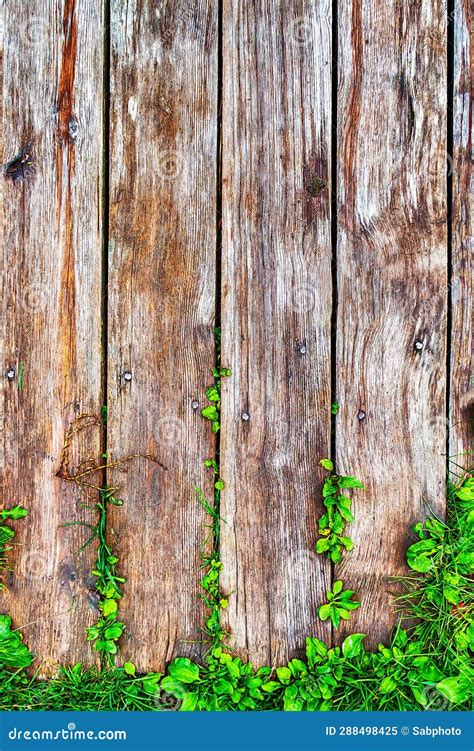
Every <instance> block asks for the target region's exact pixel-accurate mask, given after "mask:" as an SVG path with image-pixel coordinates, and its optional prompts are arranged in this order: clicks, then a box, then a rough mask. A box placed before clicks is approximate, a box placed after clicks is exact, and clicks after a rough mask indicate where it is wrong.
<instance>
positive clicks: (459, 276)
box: [449, 0, 474, 471]
mask: <svg viewBox="0 0 474 751" xmlns="http://www.w3.org/2000/svg"><path fill="white" fill-rule="evenodd" d="M450 23H453V24H454V66H453V67H454V70H453V73H454V84H453V155H452V157H453V158H452V165H451V168H452V173H453V174H452V180H453V183H452V184H453V199H452V284H451V296H452V297H451V300H452V327H451V358H450V359H451V389H450V401H451V404H450V444H449V453H450V455H451V458H452V460H453V462H455V463H456V464H459V465H460V466H461V467H466V468H467V467H472V466H473V465H474V458H473V455H472V453H471V452H472V451H473V448H474V375H473V369H472V344H473V334H474V329H473V320H472V318H473V312H472V298H473V288H474V283H473V282H474V280H473V270H472V259H473V248H474V246H473V235H472V231H473V211H474V203H473V198H472V196H473V184H472V180H473V178H472V170H471V155H472V134H473V127H474V124H473V118H472V94H473V82H472V54H473V51H472V34H473V29H474V15H473V6H472V3H469V2H468V0H456V2H455V8H454V15H453V17H452V18H450ZM466 452H469V453H466ZM452 469H454V470H455V471H457V469H456V467H455V466H454V465H452Z"/></svg>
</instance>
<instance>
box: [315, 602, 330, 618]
mask: <svg viewBox="0 0 474 751" xmlns="http://www.w3.org/2000/svg"><path fill="white" fill-rule="evenodd" d="M331 610H332V608H331V605H321V606H320V607H319V608H318V615H319V617H320V618H321V620H322V621H326V620H327V619H328V618H329V616H330V615H331Z"/></svg>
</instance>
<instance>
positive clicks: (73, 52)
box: [0, 0, 103, 674]
mask: <svg viewBox="0 0 474 751" xmlns="http://www.w3.org/2000/svg"><path fill="white" fill-rule="evenodd" d="M4 23H5V39H4V42H5V55H4V68H3V136H4V150H3V162H4V163H5V162H9V161H11V160H12V159H13V158H14V157H15V156H17V154H18V153H19V152H20V150H21V149H28V150H29V151H30V153H31V154H32V155H33V159H34V163H35V171H34V173H33V174H31V175H29V176H28V177H26V178H25V179H24V180H22V181H18V182H16V183H14V182H13V181H12V180H8V181H7V180H6V179H5V178H4V176H3V175H2V178H1V187H2V193H3V205H4V213H3V237H2V244H1V253H2V262H1V266H2V270H3V271H2V283H1V284H2V289H1V293H0V297H1V300H2V316H1V329H0V331H1V362H2V374H1V378H0V384H1V405H2V408H1V413H0V424H1V430H2V440H1V444H0V445H1V453H2V456H1V467H2V476H1V481H2V482H1V490H0V499H1V501H2V502H3V503H4V504H5V505H6V506H9V505H12V504H15V503H21V504H23V505H25V506H26V507H27V508H28V509H29V512H30V515H29V517H28V519H27V520H23V521H21V522H18V523H17V525H16V527H17V533H18V537H17V541H18V543H19V544H18V547H17V548H16V549H15V551H14V554H13V557H12V558H13V559H12V564H13V567H14V573H13V574H11V575H10V577H9V581H8V585H9V590H8V591H7V592H6V593H4V594H2V596H1V598H0V612H6V611H9V612H10V613H11V614H12V616H13V621H14V624H15V626H17V627H21V628H22V631H23V633H24V635H25V640H26V642H27V644H28V646H29V647H30V648H31V649H32V650H33V651H34V652H36V653H38V655H39V662H40V664H42V665H43V666H42V668H41V671H42V672H43V673H45V674H46V673H49V672H52V671H54V669H55V668H54V665H55V664H56V663H57V662H63V663H69V664H71V663H74V662H76V661H78V660H81V661H83V662H86V663H87V662H89V663H90V662H92V661H93V657H92V653H91V651H90V647H89V646H88V644H87V642H86V641H85V636H84V627H85V626H86V625H89V624H90V623H91V621H92V620H93V619H94V617H95V615H94V609H93V606H92V604H91V601H90V600H89V596H90V594H91V593H90V591H89V589H88V586H89V584H90V582H89V579H88V572H89V571H90V570H91V556H92V555H93V551H92V549H89V551H88V553H86V554H85V555H83V556H81V557H77V556H76V551H77V550H78V548H79V547H80V545H81V543H82V542H84V539H85V533H84V531H83V529H82V528H80V527H73V528H69V529H61V528H60V525H61V524H64V523H66V522H69V521H72V520H76V519H79V518H81V517H84V512H81V511H80V510H79V506H78V501H79V498H78V496H77V494H75V493H73V492H71V489H70V488H69V487H67V486H65V485H64V484H63V483H61V481H60V480H59V479H58V478H56V477H55V471H56V470H57V468H58V463H59V459H60V454H61V449H62V446H63V440H64V433H65V430H66V428H67V425H68V424H69V422H70V420H71V419H72V418H73V417H74V414H75V413H78V412H80V411H86V412H87V411H97V410H98V409H99V407H100V402H101V396H100V382H101V340H100V297H101V159H102V136H101V125H102V103H101V96H100V90H101V80H102V33H103V32H102V28H103V27H102V10H101V4H100V3H97V2H91V1H89V0H83V1H82V2H80V3H77V5H76V3H75V2H74V0H55V1H54V2H49V3H47V4H46V5H45V3H43V2H39V0H38V1H36V0H34V1H32V2H29V3H27V4H26V3H23V4H18V3H15V2H10V1H8V2H6V3H4ZM79 50H80V54H79ZM21 371H22V376H20V373H21ZM21 380H22V384H21ZM99 446H100V440H99V436H98V435H97V434H92V435H87V436H84V439H83V440H82V441H81V446H80V450H75V453H76V455H81V456H82V458H86V457H87V456H91V455H95V456H96V455H97V453H98V452H99ZM88 520H90V518H89V519H88Z"/></svg>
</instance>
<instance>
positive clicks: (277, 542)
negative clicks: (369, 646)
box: [221, 0, 331, 664]
mask: <svg viewBox="0 0 474 751" xmlns="http://www.w3.org/2000/svg"><path fill="white" fill-rule="evenodd" d="M222 131H223V180H222V201H223V248H222V256H223V258H222V268H223V272H222V275H223V278H222V325H223V336H222V339H223V359H222V361H223V364H224V365H225V366H228V367H230V368H231V369H232V377H231V378H229V379H226V380H225V383H224V387H223V420H222V424H223V429H222V437H221V466H222V475H223V478H224V480H225V482H226V488H225V490H224V491H223V495H222V517H223V519H224V520H225V522H224V523H223V524H222V528H221V529H222V543H221V554H222V562H223V574H222V588H223V590H224V591H226V592H229V593H231V592H232V593H233V594H232V595H231V597H230V605H229V609H228V611H227V615H226V618H225V623H226V625H227V626H228V627H229V628H230V630H231V632H232V636H233V640H232V644H233V645H235V647H236V648H237V650H238V652H239V654H241V655H242V656H243V657H245V658H246V657H249V658H250V659H251V660H252V661H253V662H254V663H255V664H268V663H273V662H276V663H278V664H281V663H283V662H284V661H285V660H286V659H287V657H288V656H289V655H291V654H294V653H295V652H300V651H301V649H302V648H303V647H304V637H305V636H308V635H310V634H314V635H319V636H321V635H323V636H324V635H325V636H326V637H327V636H328V629H327V627H326V625H323V624H321V623H320V622H318V619H317V616H316V607H317V605H318V604H320V602H321V599H322V596H323V592H324V590H325V588H326V587H327V584H328V582H329V578H330V571H329V565H328V564H327V563H326V561H325V560H324V559H322V558H317V557H316V555H315V554H314V553H313V550H314V543H315V539H316V519H317V516H318V511H319V509H320V500H319V499H320V481H321V472H320V468H319V467H318V461H319V459H320V458H322V457H323V456H327V455H328V453H329V444H330V318H331V237H330V235H331V233H330V205H331V200H330V197H331V183H330V171H331V170H330V162H331V155H330V144H331V3H330V2H329V1H323V2H319V3H312V2H305V1H303V0H299V1H298V2H294V3H272V2H270V0H264V1H262V2H254V1H252V2H235V3H224V16H223V123H222ZM247 415H248V419H245V418H246V416H247Z"/></svg>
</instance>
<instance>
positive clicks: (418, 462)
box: [336, 0, 447, 642]
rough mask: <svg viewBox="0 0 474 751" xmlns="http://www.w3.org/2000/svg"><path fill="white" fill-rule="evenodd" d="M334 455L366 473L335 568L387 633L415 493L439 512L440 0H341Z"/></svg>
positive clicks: (443, 293) (443, 279) (443, 246)
mask: <svg viewBox="0 0 474 751" xmlns="http://www.w3.org/2000/svg"><path fill="white" fill-rule="evenodd" d="M338 25H339V38H340V40H341V44H340V49H339V61H338V68H339V82H338V90H339V99H338V113H339V114H338V145H339V154H340V156H339V160H338V250H337V259H338V299H339V305H338V316H337V396H338V400H339V402H340V403H341V412H340V415H339V417H338V421H337V432H336V446H337V460H338V466H339V468H340V470H341V471H343V472H344V473H351V474H355V475H356V476H357V477H358V478H360V479H361V480H363V481H364V483H365V485H366V491H365V493H362V492H361V493H358V494H357V498H356V499H355V502H354V508H355V514H356V523H355V524H353V525H352V526H351V536H352V537H353V539H354V540H355V542H356V547H355V550H354V551H353V552H352V553H351V554H350V555H349V556H347V558H346V559H345V561H344V562H343V564H342V565H341V566H340V567H339V570H338V571H337V576H338V578H342V579H343V581H344V583H345V584H346V585H350V588H351V589H355V590H356V592H357V593H358V594H359V595H360V597H361V599H362V607H361V608H360V610H359V611H357V612H356V613H355V614H352V616H351V621H350V625H349V626H348V628H349V629H350V631H362V632H365V633H367V634H370V641H371V642H376V641H377V639H379V638H385V637H386V636H387V633H388V631H389V628H390V625H391V623H392V622H393V620H394V616H393V613H392V612H391V611H390V609H389V608H388V606H387V602H388V595H387V593H386V589H387V584H386V582H385V577H386V576H390V575H394V574H397V573H400V572H401V571H402V567H403V558H404V548H405V545H406V543H407V542H408V539H409V528H410V525H411V524H412V523H413V522H414V521H415V520H417V519H419V518H420V517H422V516H423V513H424V501H426V502H428V503H429V505H430V509H431V510H432V511H435V512H438V513H440V514H442V513H443V498H444V495H445V493H444V485H445V456H444V454H445V445H446V443H445V441H446V431H445V386H446V348H445V341H446V307H447V232H446V215H447V207H446V132H447V128H446V2H445V0H434V2H432V3H428V4H426V3H412V2H409V0H397V2H389V3H387V2H382V0H376V1H374V0H351V1H350V2H347V3H341V4H340V5H339V24H338Z"/></svg>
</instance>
